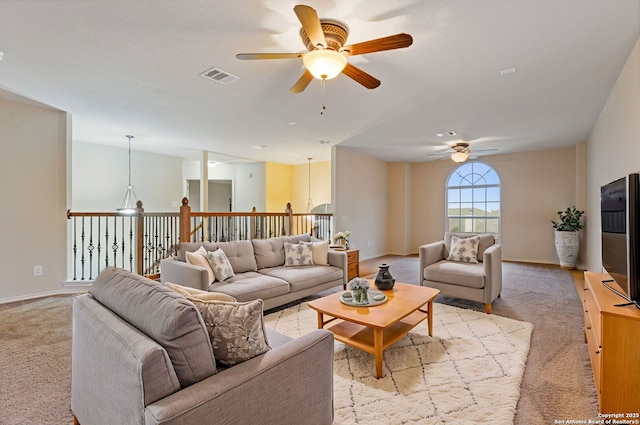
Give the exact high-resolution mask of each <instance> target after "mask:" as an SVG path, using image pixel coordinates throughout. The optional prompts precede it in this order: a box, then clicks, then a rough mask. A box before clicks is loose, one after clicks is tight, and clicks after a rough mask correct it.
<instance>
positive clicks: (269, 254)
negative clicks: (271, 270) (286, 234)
mask: <svg viewBox="0 0 640 425" xmlns="http://www.w3.org/2000/svg"><path fill="white" fill-rule="evenodd" d="M251 243H252V244H253V252H254V254H255V258H256V263H257V266H258V270H260V269H265V268H267V267H278V266H281V265H283V264H284V239H283V238H271V239H252V240H251Z"/></svg>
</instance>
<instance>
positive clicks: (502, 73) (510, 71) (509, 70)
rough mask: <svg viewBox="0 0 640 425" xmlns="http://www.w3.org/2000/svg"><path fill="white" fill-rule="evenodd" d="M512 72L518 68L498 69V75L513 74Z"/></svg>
mask: <svg viewBox="0 0 640 425" xmlns="http://www.w3.org/2000/svg"><path fill="white" fill-rule="evenodd" d="M514 72H518V70H517V69H515V68H509V69H503V70H502V71H500V75H502V76H505V75H509V74H513V73H514Z"/></svg>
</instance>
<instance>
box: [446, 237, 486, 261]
mask: <svg viewBox="0 0 640 425" xmlns="http://www.w3.org/2000/svg"><path fill="white" fill-rule="evenodd" d="M478 245H480V237H479V236H472V237H470V238H464V239H463V238H459V237H457V236H451V250H450V251H449V256H448V257H447V260H449V261H463V262H467V263H477V262H478Z"/></svg>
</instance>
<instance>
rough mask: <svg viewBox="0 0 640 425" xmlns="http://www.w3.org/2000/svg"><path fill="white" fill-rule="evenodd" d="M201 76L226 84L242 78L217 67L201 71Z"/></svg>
mask: <svg viewBox="0 0 640 425" xmlns="http://www.w3.org/2000/svg"><path fill="white" fill-rule="evenodd" d="M200 76H201V77H204V78H206V79H207V80H211V81H215V82H216V83H218V84H222V85H225V86H226V85H229V84H231V83H233V82H234V81H237V80H239V79H240V77H238V76H236V75H233V74H231V73H229V72H227V71H224V70H222V69H220V68H216V67H213V68H211V69H207V70H206V71H204V72H202V73H200Z"/></svg>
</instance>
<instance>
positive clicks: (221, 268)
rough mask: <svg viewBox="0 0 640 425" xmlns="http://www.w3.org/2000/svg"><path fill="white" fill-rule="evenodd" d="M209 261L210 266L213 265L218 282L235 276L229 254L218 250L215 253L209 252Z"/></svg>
mask: <svg viewBox="0 0 640 425" xmlns="http://www.w3.org/2000/svg"><path fill="white" fill-rule="evenodd" d="M207 259H208V260H209V264H211V268H212V269H213V273H214V274H215V275H216V280H217V281H220V282H222V281H223V280H225V279H228V278H230V277H233V276H235V273H234V272H233V268H232V267H231V263H230V262H229V259H228V258H227V254H225V253H224V251H223V250H222V249H220V248H218V249H217V250H215V251H213V252H211V251H209V252H207Z"/></svg>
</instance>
